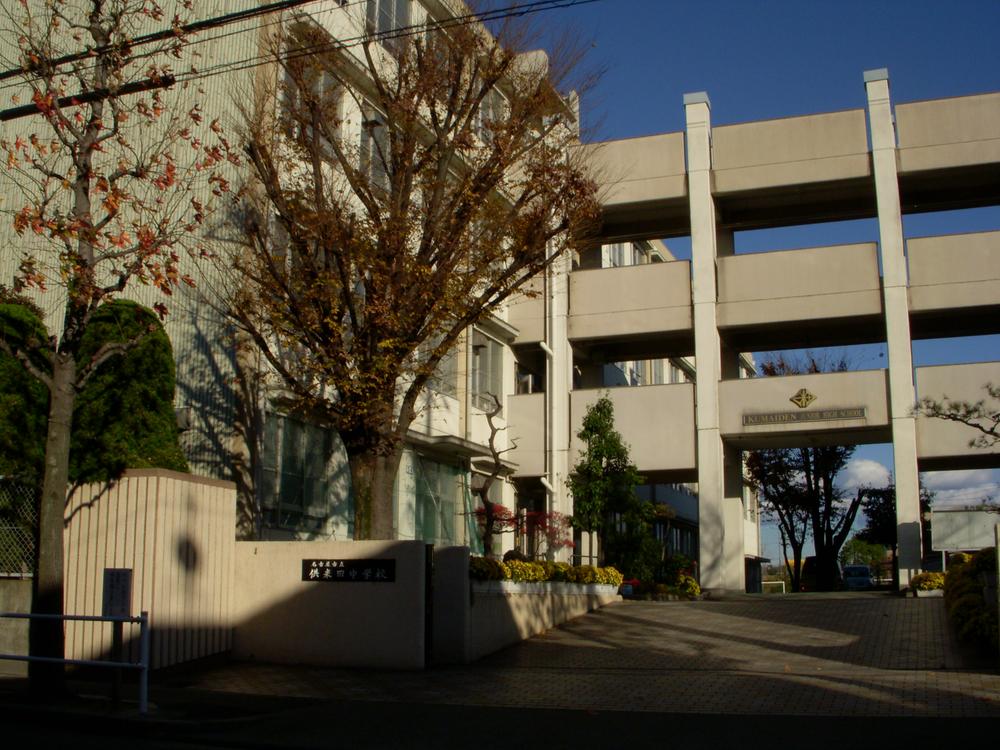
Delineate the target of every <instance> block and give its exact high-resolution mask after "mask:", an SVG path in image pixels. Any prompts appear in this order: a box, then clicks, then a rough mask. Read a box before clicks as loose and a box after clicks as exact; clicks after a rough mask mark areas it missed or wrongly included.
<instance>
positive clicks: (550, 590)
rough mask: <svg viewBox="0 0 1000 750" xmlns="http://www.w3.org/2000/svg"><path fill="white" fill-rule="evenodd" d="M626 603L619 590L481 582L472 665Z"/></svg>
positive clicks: (469, 655)
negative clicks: (577, 619) (608, 606)
mask: <svg viewBox="0 0 1000 750" xmlns="http://www.w3.org/2000/svg"><path fill="white" fill-rule="evenodd" d="M617 601H621V597H620V596H619V595H618V589H617V588H616V587H614V586H602V585H582V584H575V583H512V582H510V581H477V582H475V583H473V585H472V608H471V617H470V618H469V642H468V648H467V651H466V659H467V661H475V660H476V659H478V658H480V657H481V656H485V655H486V654H489V653H492V652H494V651H498V650H499V649H501V648H503V647H504V646H509V645H511V644H512V643H517V642H518V641H523V640H524V639H525V638H530V637H531V636H533V635H538V634H539V633H543V632H545V631H546V630H548V629H549V628H553V627H555V626H556V625H560V624H562V623H564V622H566V621H567V620H572V619H573V618H574V617H579V616H580V615H584V614H586V613H587V612H590V611H591V610H595V609H598V608H600V607H603V606H604V605H606V604H610V603H611V602H617Z"/></svg>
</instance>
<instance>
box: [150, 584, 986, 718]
mask: <svg viewBox="0 0 1000 750" xmlns="http://www.w3.org/2000/svg"><path fill="white" fill-rule="evenodd" d="M160 684H161V685H162V686H163V687H165V688H169V687H185V688H195V689H199V690H207V691H219V692H225V693H230V694H247V695H258V696H261V695H264V696H266V695H275V696H283V697H302V698H316V699H322V700H342V701H389V702H398V703H404V702H405V703H418V704H420V703H422V704H438V705H452V706H456V705H461V706H491V707H505V706H507V707H514V706H517V707H530V708H553V709H558V708H569V709H578V710H580V709H582V710H585V711H586V710H591V711H641V712H658V713H678V714H679V713H685V714H700V713H704V714H765V715H776V716H781V715H785V716H872V717H880V716H886V717H898V716H922V717H933V716H939V717H998V716H1000V672H998V671H997V669H996V664H995V663H992V662H988V661H984V660H983V659H982V658H981V657H976V656H975V655H970V654H969V653H967V652H966V651H964V650H962V649H959V648H958V647H957V645H956V644H955V642H954V640H953V638H952V637H951V635H950V632H949V629H948V627H947V623H946V620H945V614H944V605H943V602H942V601H941V600H940V599H904V598H900V597H896V596H889V595H881V594H833V595H818V594H817V595H796V596H788V597H783V596H747V597H733V598H727V599H724V600H720V601H703V602H669V603H654V602H622V603H620V604H615V605H612V606H609V607H605V608H604V609H602V610H600V611H598V612H593V613H591V614H589V615H586V616H584V617H580V618H577V619H576V620H573V621H571V622H569V623H567V624H565V625H564V626H562V627H560V628H556V629H553V630H550V631H548V632H547V633H544V634H542V635H540V636H537V637H535V638H532V639H530V640H528V641H525V642H524V643H521V644H518V645H516V646H512V647H510V648H507V649H504V650H503V651H500V652H498V653H496V654H493V655H490V656H488V657H486V658H484V659H482V660H480V661H478V662H477V663H475V664H471V665H468V666H461V667H435V668H431V669H428V670H426V671H423V672H385V671H382V672H376V671H368V670H344V669H327V668H313V667H285V666H275V665H263V664H254V663H234V664H228V665H223V666H219V667H216V668H211V669H206V670H200V671H197V672H195V671H187V672H181V673H179V674H177V675H175V676H172V677H169V678H166V679H165V680H164V681H161V683H160Z"/></svg>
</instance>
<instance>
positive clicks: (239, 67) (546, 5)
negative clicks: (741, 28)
mask: <svg viewBox="0 0 1000 750" xmlns="http://www.w3.org/2000/svg"><path fill="white" fill-rule="evenodd" d="M367 1H368V0H355V2H350V3H348V2H342V3H341V4H340V7H341V8H344V7H346V6H348V5H357V4H360V3H362V2H367ZM600 1H601V0H532V1H531V2H526V3H523V4H520V5H515V6H513V7H512V8H506V9H502V10H499V9H498V10H493V11H487V12H486V13H482V14H478V15H477V14H475V13H467V14H464V15H461V16H452V17H450V18H447V19H444V20H442V21H439V22H437V23H435V25H434V27H433V28H438V29H448V28H454V27H458V26H467V25H469V24H473V23H488V22H491V21H499V20H503V19H506V18H515V17H522V16H526V15H530V14H534V13H539V12H542V11H546V10H558V9H562V8H569V7H573V6H577V5H589V4H591V3H595V2H600ZM310 2H316V0H283V1H282V2H277V3H270V4H268V5H264V6H258V7H256V8H252V9H249V10H247V11H239V12H236V13H230V14H227V15H225V16H217V17H214V18H212V19H206V20H204V21H199V22H195V23H194V24H189V25H188V26H186V27H184V28H188V27H193V26H197V27H198V28H210V27H211V28H215V27H218V26H223V25H228V24H230V23H234V22H236V21H241V20H247V19H249V18H254V17H257V16H260V15H266V14H270V13H275V12H278V11H281V10H286V9H294V8H295V7H298V6H301V5H305V4H307V3H310ZM264 9H266V10H264ZM306 15H308V16H309V17H310V18H314V17H313V14H311V13H309V12H306ZM314 20H315V19H314ZM278 22H280V21H272V22H269V23H268V24H267V25H273V24H275V23H278ZM427 29H428V26H427V25H425V24H411V25H408V26H402V27H399V28H397V29H390V30H387V31H383V32H377V33H370V32H368V31H366V32H365V33H363V34H359V35H357V36H354V37H348V38H346V39H334V40H332V41H330V42H323V43H320V44H315V45H311V46H309V47H299V48H296V49H295V51H294V52H293V53H291V54H289V55H287V56H285V58H284V59H295V58H298V57H306V56H310V55H315V54H319V53H322V52H330V51H334V50H344V49H351V48H353V47H357V46H360V45H362V44H365V43H366V42H371V41H377V42H384V41H387V40H391V39H402V38H406V37H410V36H414V35H417V34H423V33H425V32H426V31H427ZM257 31H259V27H254V28H243V29H238V30H236V31H233V32H229V33H227V34H223V35H219V36H217V37H213V38H212V39H213V40H214V39H220V38H224V37H226V36H232V35H236V34H241V33H247V32H257ZM173 34H174V32H173V30H169V31H167V30H164V31H159V32H154V33H153V34H148V35H146V36H145V37H140V38H138V40H142V41H138V40H137V42H136V43H142V44H145V43H149V42H152V41H157V40H162V39H166V38H169V36H171V35H173ZM205 41H211V40H205ZM91 54H92V53H90V52H85V53H74V54H73V55H67V56H64V57H63V58H59V61H57V62H60V61H62V62H68V61H72V60H80V59H84V58H85V57H89V56H90V55H91ZM143 56H146V55H143ZM271 61H272V58H271V56H270V55H256V56H253V57H248V58H243V59H242V60H235V61H230V62H226V63H220V64H219V65H216V66H214V67H212V68H208V69H206V70H198V71H192V72H190V73H186V74H179V75H178V76H176V80H177V81H185V82H186V81H197V80H201V79H205V78H213V77H215V76H218V75H223V74H227V73H238V72H241V71H244V70H249V69H251V68H255V67H259V66H261V65H265V64H268V63H270V62H271ZM18 74H23V71H20V70H18V71H6V72H5V73H3V74H0V80H2V79H3V78H5V77H11V75H18ZM158 80H160V81H161V82H160V83H154V82H152V80H151V79H147V80H143V81H138V82H135V83H132V84H128V85H127V86H123V87H122V88H121V89H119V90H118V92H115V93H112V92H86V93H81V94H78V95H76V96H68V97H63V98H61V99H60V100H59V103H60V104H61V105H63V104H69V105H71V104H73V103H82V102H84V101H95V100H97V99H100V98H104V97H107V96H117V95H118V94H119V93H134V92H136V91H143V90H149V89H152V88H162V87H164V86H165V85H167V84H164V83H163V82H162V80H165V79H158ZM36 112H37V108H36V107H35V106H34V105H25V106H22V107H15V108H12V109H7V110H2V111H0V121H6V120H12V119H17V118H20V117H25V116H29V115H31V114H34V113H36Z"/></svg>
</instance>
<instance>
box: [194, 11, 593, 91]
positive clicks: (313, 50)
mask: <svg viewBox="0 0 1000 750" xmlns="http://www.w3.org/2000/svg"><path fill="white" fill-rule="evenodd" d="M601 1H602V0H534V2H527V3H523V4H521V5H517V6H515V8H516V9H514V10H510V9H507V10H502V11H500V10H497V11H490V12H488V13H484V14H480V15H477V14H475V13H468V14H465V15H462V16H453V17H451V18H448V19H445V20H443V21H440V22H437V23H436V24H435V25H434V27H433V28H438V29H448V28H454V27H458V26H467V25H469V24H473V23H486V22H489V21H498V20H503V19H505V18H514V17H520V16H526V15H530V14H533V13H539V12H542V11H547V10H559V9H562V8H570V7H573V6H577V5H589V4H591V3H596V2H601ZM308 15H310V16H311V14H308ZM427 29H428V27H427V26H425V25H424V24H412V25H409V26H402V27H400V28H398V29H391V30H388V31H384V32H378V33H374V34H372V33H367V32H366V33H364V34H359V35H357V36H354V37H348V38H346V39H335V40H332V41H330V42H322V43H318V44H315V45H311V46H308V47H297V48H296V49H295V51H294V52H292V53H290V54H288V55H285V56H284V58H283V59H295V58H298V57H306V56H309V55H315V54H319V53H323V52H332V51H335V50H343V49H351V48H354V47H358V46H360V45H362V44H364V43H366V42H369V41H377V42H383V41H386V40H390V39H401V38H405V37H410V36H415V35H418V34H423V33H425V32H426V31H427ZM271 61H272V59H271V56H270V55H257V56H255V57H249V58H244V59H243V60H235V61H231V62H227V63H220V64H219V65H216V66H214V67H212V68H207V69H203V70H200V71H198V72H196V73H191V74H184V75H180V76H178V80H186V81H190V80H199V79H202V78H212V77H214V76H217V75H222V74H224V73H238V72H240V71H243V70H248V69H250V68H255V67H259V66H260V65H265V64H268V63H270V62H271Z"/></svg>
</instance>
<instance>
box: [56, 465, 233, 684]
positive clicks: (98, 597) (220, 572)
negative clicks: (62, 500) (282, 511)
mask: <svg viewBox="0 0 1000 750" xmlns="http://www.w3.org/2000/svg"><path fill="white" fill-rule="evenodd" d="M235 528H236V486H235V485H234V484H233V483H232V482H223V481H219V480H216V479H207V478H204V477H198V476H194V475H192V474H181V473H178V472H175V471H167V470H165V469H130V470H129V471H127V472H126V473H125V475H124V476H123V477H122V478H121V479H119V480H118V481H117V482H114V483H113V484H111V485H105V484H88V485H84V486H82V487H80V488H78V489H77V490H76V491H75V492H74V493H73V494H72V495H71V496H70V498H69V501H68V502H67V504H66V532H65V535H64V548H65V561H66V567H65V576H66V583H65V592H66V593H65V611H66V612H67V613H69V614H74V615H99V614H101V609H102V604H103V588H104V569H105V568H131V569H132V607H131V609H132V614H133V615H138V614H139V613H140V612H142V611H144V610H145V611H147V612H149V624H150V629H151V635H152V638H151V648H150V659H151V663H152V666H153V667H154V668H159V667H166V666H170V665H172V664H179V663H181V662H185V661H191V660H193V659H199V658H202V657H205V656H210V655H212V654H218V653H223V652H225V651H228V650H229V648H230V642H231V631H232V622H231V614H230V610H231V598H232V596H233V593H232V588H233V587H232V586H231V582H232V575H233V573H232V571H233V568H232V566H233V544H234V543H235V542H234V539H233V537H234V529H235ZM138 632H139V628H138V626H137V625H128V626H126V627H125V638H126V641H127V644H128V648H129V653H128V656H129V658H132V659H137V658H138ZM111 633H112V628H111V626H110V625H109V624H108V623H98V622H68V623H67V624H66V655H67V656H68V657H70V658H76V659H93V658H100V657H101V656H102V655H104V654H107V653H108V652H109V650H110V648H111Z"/></svg>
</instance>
